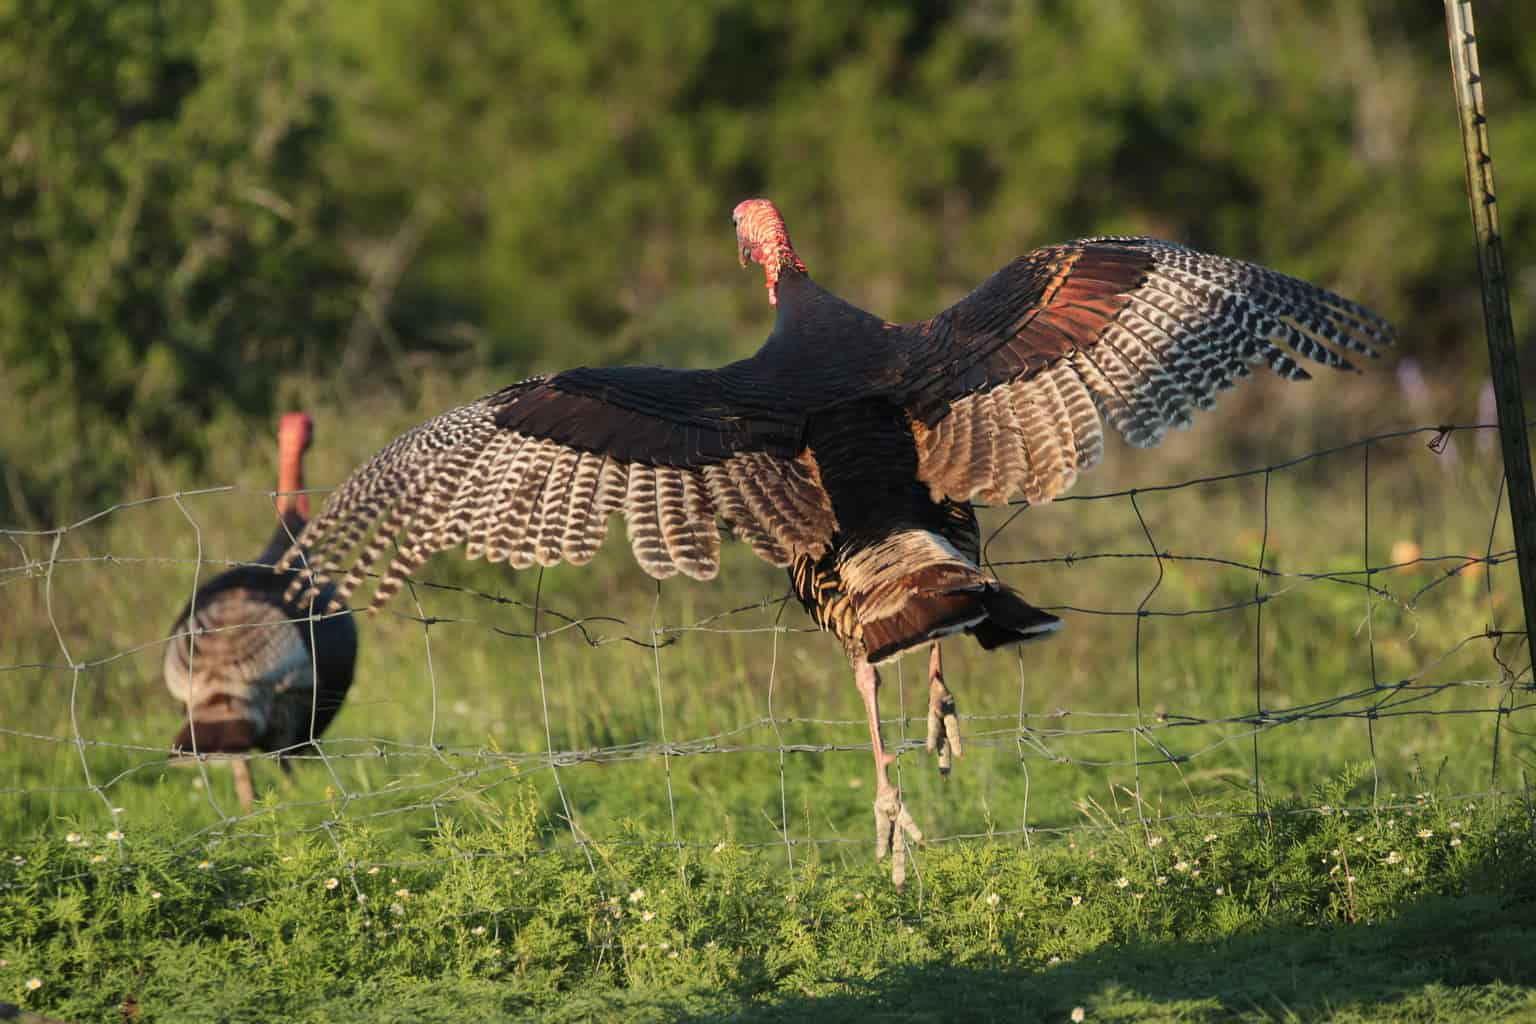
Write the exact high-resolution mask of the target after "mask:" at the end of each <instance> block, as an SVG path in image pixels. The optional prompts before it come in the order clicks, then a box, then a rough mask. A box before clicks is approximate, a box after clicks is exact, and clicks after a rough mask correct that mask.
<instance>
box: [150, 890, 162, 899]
mask: <svg viewBox="0 0 1536 1024" xmlns="http://www.w3.org/2000/svg"><path fill="white" fill-rule="evenodd" d="M163 895H164V893H162V892H161V891H160V890H159V889H156V890H155V891H154V892H152V893H150V894H149V898H150V899H152V900H157V899H159V898H160V897H161V896H163Z"/></svg>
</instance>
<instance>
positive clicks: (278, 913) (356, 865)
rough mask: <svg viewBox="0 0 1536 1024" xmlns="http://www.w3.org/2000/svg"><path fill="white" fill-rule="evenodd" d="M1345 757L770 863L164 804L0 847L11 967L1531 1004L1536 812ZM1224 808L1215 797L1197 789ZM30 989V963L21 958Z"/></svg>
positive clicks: (445, 987) (192, 1008) (451, 1015)
mask: <svg viewBox="0 0 1536 1024" xmlns="http://www.w3.org/2000/svg"><path fill="white" fill-rule="evenodd" d="M1354 782H1355V779H1354V778H1352V777H1343V778H1341V779H1340V780H1336V781H1335V783H1333V784H1332V785H1330V786H1326V787H1322V788H1320V789H1319V790H1317V791H1315V792H1314V793H1312V794H1310V795H1309V799H1308V801H1307V803H1308V804H1310V805H1329V806H1330V808H1331V809H1330V812H1329V813H1318V812H1315V811H1302V810H1299V809H1298V808H1295V807H1290V806H1284V805H1277V806H1274V807H1272V808H1270V810H1271V811H1272V812H1273V814H1272V815H1271V816H1269V817H1266V818H1263V819H1253V818H1249V817H1247V816H1235V817H1228V818H1213V819H1212V820H1211V821H1192V822H1189V823H1188V824H1186V825H1182V826H1179V825H1174V826H1166V827H1154V828H1150V829H1149V828H1143V827H1142V826H1140V825H1138V824H1137V822H1136V821H1135V820H1134V818H1131V817H1129V816H1121V817H1120V818H1119V819H1118V820H1116V821H1115V822H1114V823H1112V825H1111V827H1107V828H1105V829H1102V830H1099V831H1097V832H1094V833H1091V834H1087V833H1085V834H1082V835H1079V836H1078V837H1077V839H1076V840H1075V841H1074V842H1073V843H1070V844H1067V843H1058V844H1052V845H1049V846H1045V847H1036V848H1034V849H1031V850H1021V849H1019V848H1018V846H1017V845H1015V844H1012V843H1007V842H989V841H982V842H974V843H966V844H950V845H946V846H945V847H943V848H942V849H938V850H934V851H932V852H930V853H928V854H927V855H926V856H925V857H924V858H923V861H922V865H923V871H922V877H921V881H920V884H913V885H909V886H908V888H907V890H906V891H905V892H897V891H896V890H894V889H893V888H892V887H891V886H890V885H889V884H888V883H887V882H886V880H885V879H884V878H883V877H882V875H881V873H880V872H879V871H878V870H877V869H876V868H875V867H874V865H872V864H869V863H862V862H861V863H860V864H859V865H857V866H854V867H848V866H844V865H838V864H831V863H826V862H820V863H818V862H814V861H813V862H804V861H803V862H802V863H801V865H800V866H799V867H798V868H796V869H795V870H793V871H783V870H767V869H765V865H764V863H763V859H762V857H761V856H759V855H757V854H754V853H753V852H752V851H748V850H743V849H742V848H740V847H739V846H736V845H733V844H730V843H720V844H718V845H717V846H716V847H713V848H710V849H706V850H700V849H691V848H686V847H684V848H681V849H679V848H674V847H671V846H669V845H668V844H667V843H665V842H664V841H663V840H664V836H662V835H659V834H657V833H656V832H654V831H647V830H645V829H641V828H634V829H631V830H630V831H629V832H628V833H627V834H626V835H624V836H622V837H616V838H614V839H613V840H611V841H608V842H602V843H597V844H595V845H594V846H593V847H592V848H591V849H590V853H591V858H592V860H591V863H590V864H589V863H588V861H587V859H586V858H585V857H584V856H583V855H582V854H581V853H578V852H576V851H572V850H568V849H567V850H558V851H554V852H551V850H550V848H549V847H548V845H547V843H546V837H547V835H548V833H549V832H550V831H551V830H552V829H555V828H556V826H555V824H554V823H553V822H551V821H549V820H548V819H547V818H545V817H544V816H543V814H542V813H541V812H540V811H539V809H538V803H539V801H538V798H537V796H536V795H535V793H534V792H533V790H532V788H531V787H519V788H518V790H517V791H516V792H512V793H509V794H507V795H508V800H507V802H506V806H505V808H504V809H503V810H502V811H500V812H499V813H498V814H497V815H495V816H493V817H487V818H486V819H485V820H483V821H481V822H480V823H478V824H476V825H474V826H472V827H445V828H443V829H442V830H440V831H438V832H436V833H434V834H433V835H432V836H431V837H430V838H429V839H428V840H426V841H425V842H424V844H423V846H422V848H421V849H420V851H419V852H418V854H417V855H416V856H414V857H410V858H404V859H402V858H401V857H400V856H399V855H398V854H397V853H396V852H395V851H394V850H393V849H392V848H391V844H389V843H387V842H382V841H381V837H380V835H379V832H378V830H377V829H375V828H372V827H365V826H357V825H346V824H340V825H337V826H335V827H333V828H332V829H330V830H328V831H326V832H324V833H309V834H303V835H281V834H273V833H272V832H271V831H269V830H267V829H266V828H264V827H263V826H262V825H261V824H259V823H255V822H252V823H249V824H248V825H247V826H245V827H242V828H240V829H237V830H236V831H235V832H234V833H232V834H230V835H227V836H225V837H224V838H223V840H222V841H221V842H220V843H219V844H218V845H217V847H216V848H215V849H214V850H213V851H212V852H207V853H204V852H196V851H193V850H192V849H190V848H189V847H188V846H187V844H186V843H185V842H184V841H183V837H182V836H180V835H178V834H177V832H176V830H175V823H174V822H157V823H153V824H146V825H145V826H144V827H143V828H142V829H141V830H126V831H125V833H124V835H123V836H122V837H121V838H120V839H115V838H111V837H107V836H104V835H103V834H102V833H100V832H85V833H77V834H72V835H66V834H59V835H55V836H52V837H49V838H47V839H39V840H36V841H33V842H29V843H23V844H20V845H18V846H15V847H12V849H14V850H16V851H17V852H15V853H11V852H10V850H7V851H6V853H7V857H6V861H5V862H4V863H0V884H3V885H4V886H5V898H4V899H3V900H0V936H3V938H0V961H3V962H0V996H3V997H5V998H13V999H16V1000H18V1001H21V1002H23V1003H24V1004H26V1005H28V1006H31V1007H36V1008H39V1009H42V1010H45V1011H46V1012H48V1013H51V1014H55V1015H60V1016H64V1017H66V1018H71V1019H81V1020H87V1019H107V1018H108V1017H110V1016H112V1015H113V1014H114V1012H115V1011H116V1010H117V1009H118V1008H119V1007H121V1006H123V1005H124V1004H128V1003H131V1004H132V1005H134V1006H136V1007H137V1010H138V1013H139V1017H138V1018H137V1019H142V1020H158V1021H176V1020H188V1021H191V1020H197V1021H206V1020H222V1021H247V1020H249V1021H258V1020H295V1021H307V1020H314V1021H365V1020H366V1021H397V1020H398V1021H421V1020H463V1019H466V1018H478V1019H485V1020H517V1019H525V1018H526V1017H529V1016H539V1017H543V1018H546V1019H555V1020H578V1019H594V1018H595V1019H613V1020H618V1019H627V1020H636V1019H639V1020H677V1019H687V1020H724V1019H762V1020H800V1019H805V1018H807V1017H809V1016H812V1015H814V1016H816V1017H818V1018H821V1019H828V1020H854V1019H869V1018H871V1017H873V1018H875V1019H912V1020H929V1019H931V1020H955V1019H989V1018H992V1019H1004V1018H1006V1019H1037V1020H1068V1019H1069V1016H1070V1014H1071V1013H1072V1010H1073V1008H1074V1007H1078V1006H1081V1007H1083V1008H1084V1009H1085V1013H1086V1015H1087V1018H1088V1019H1090V1020H1096V1021H1109V1020H1128V1021H1129V1020H1181V1021H1203V1020H1220V1019H1246V1020H1314V1019H1320V1018H1328V1019H1332V1020H1386V1019H1391V1020H1435V1021H1439V1020H1469V1019H1480V1020H1493V1019H1501V1018H1510V1019H1513V1018H1515V1017H1518V1016H1520V1015H1522V1014H1524V1015H1527V1016H1528V1017H1529V1016H1536V958H1532V957H1531V956H1530V949H1531V945H1532V942H1533V941H1536V883H1533V878H1536V874H1533V872H1532V870H1531V869H1532V867H1533V865H1536V831H1533V826H1536V819H1532V818H1530V817H1528V816H1527V812H1528V810H1529V809H1528V808H1526V807H1524V806H1522V805H1519V804H1513V805H1511V804H1508V803H1506V804H1505V805H1504V806H1502V807H1495V806H1492V805H1488V804H1467V803H1465V802H1464V801H1460V800H1440V799H1437V798H1435V797H1433V796H1432V795H1429V794H1419V795H1417V796H1415V797H1413V798H1411V799H1408V800H1406V801H1403V802H1402V803H1400V804H1399V805H1397V806H1393V807H1391V808H1381V809H1379V810H1378V811H1377V812H1375V813H1372V812H1370V811H1368V810H1363V809H1359V808H1356V809H1354V810H1347V809H1345V808H1343V807H1341V806H1340V803H1339V802H1340V801H1341V800H1343V799H1345V797H1346V794H1347V792H1348V791H1349V789H1350V787H1351V785H1352V784H1353V783H1354ZM1210 809H1211V810H1214V808H1210ZM32 978H36V979H38V980H39V981H40V982H41V987H40V988H37V989H35V990H31V991H29V990H28V987H27V982H28V979H32Z"/></svg>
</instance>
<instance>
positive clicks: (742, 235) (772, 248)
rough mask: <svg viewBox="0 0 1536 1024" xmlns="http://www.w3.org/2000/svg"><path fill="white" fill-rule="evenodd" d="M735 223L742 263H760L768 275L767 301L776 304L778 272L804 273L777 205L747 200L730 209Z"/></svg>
mask: <svg viewBox="0 0 1536 1024" xmlns="http://www.w3.org/2000/svg"><path fill="white" fill-rule="evenodd" d="M731 220H733V221H735V222H736V246H737V250H738V252H739V253H740V255H741V265H742V266H746V265H747V260H752V261H754V262H756V263H759V264H761V265H762V268H763V276H764V277H766V278H767V284H768V301H769V303H770V304H772V305H775V306H777V305H778V304H779V292H778V284H779V275H780V274H781V273H783V272H784V271H785V270H786V269H788V270H797V271H799V272H800V273H802V274H803V273H805V272H806V270H805V264H804V263H802V262H801V261H800V257H799V256H797V255H795V247H794V246H792V245H790V244H789V231H788V229H786V228H785V227H784V218H783V217H781V216H779V211H778V208H777V207H775V206H774V205H773V203H772V202H771V201H770V200H767V199H746V200H743V201H742V202H739V203H737V204H736V209H735V210H733V211H731Z"/></svg>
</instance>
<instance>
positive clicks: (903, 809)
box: [875, 786, 923, 889]
mask: <svg viewBox="0 0 1536 1024" xmlns="http://www.w3.org/2000/svg"><path fill="white" fill-rule="evenodd" d="M922 841H923V832H922V830H921V829H920V828H918V827H917V822H916V821H914V820H913V819H912V815H911V814H910V813H909V812H908V811H907V805H906V804H904V803H902V801H901V794H899V793H898V792H897V791H896V788H895V787H894V786H893V787H891V788H889V789H882V790H880V792H878V793H876V794H875V859H876V860H883V859H884V858H885V855H886V852H887V851H889V852H890V855H891V881H892V882H893V883H895V885H896V888H898V889H900V888H901V887H902V886H903V885H904V884H906V881H907V847H908V845H909V843H916V844H921V843H922Z"/></svg>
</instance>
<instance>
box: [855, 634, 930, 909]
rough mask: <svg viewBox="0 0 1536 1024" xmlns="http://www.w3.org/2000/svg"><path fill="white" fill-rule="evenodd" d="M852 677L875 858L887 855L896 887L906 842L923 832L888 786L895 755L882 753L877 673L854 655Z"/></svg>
mask: <svg viewBox="0 0 1536 1024" xmlns="http://www.w3.org/2000/svg"><path fill="white" fill-rule="evenodd" d="M853 678H854V683H855V684H856V685H857V686H858V688H859V695H860V696H861V697H863V698H864V713H865V715H866V716H867V718H868V720H869V745H870V749H871V750H872V751H873V753H874V755H875V860H877V861H878V860H884V859H885V855H886V854H887V853H889V854H890V855H891V881H892V882H894V883H895V884H896V888H898V889H900V888H901V887H902V885H903V884H905V882H906V880H907V847H908V845H909V842H910V843H921V842H922V841H923V833H922V830H921V829H919V828H918V827H917V822H915V821H913V820H912V815H911V814H909V813H908V812H907V807H906V805H905V804H903V803H902V802H901V792H900V791H899V790H897V788H896V787H895V786H893V785H891V773H890V768H891V762H892V761H894V760H896V755H895V754H887V753H886V752H885V741H884V740H882V739H881V738H880V708H879V701H880V674H879V673H878V672H876V671H875V667H874V666H873V665H871V664H870V663H869V661H868V660H866V659H865V658H864V657H863V656H862V655H858V656H855V657H854V658H853Z"/></svg>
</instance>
